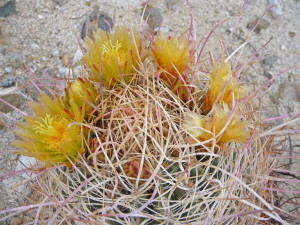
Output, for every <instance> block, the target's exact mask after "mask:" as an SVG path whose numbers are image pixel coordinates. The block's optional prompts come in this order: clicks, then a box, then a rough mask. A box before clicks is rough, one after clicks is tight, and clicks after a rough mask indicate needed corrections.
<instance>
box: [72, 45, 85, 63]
mask: <svg viewBox="0 0 300 225" xmlns="http://www.w3.org/2000/svg"><path fill="white" fill-rule="evenodd" d="M82 56H83V53H82V51H81V49H80V48H78V49H77V51H76V52H75V54H74V58H73V63H74V64H75V65H76V64H78V63H80V61H81V58H82Z"/></svg>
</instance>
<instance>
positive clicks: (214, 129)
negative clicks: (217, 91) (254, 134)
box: [183, 104, 251, 147]
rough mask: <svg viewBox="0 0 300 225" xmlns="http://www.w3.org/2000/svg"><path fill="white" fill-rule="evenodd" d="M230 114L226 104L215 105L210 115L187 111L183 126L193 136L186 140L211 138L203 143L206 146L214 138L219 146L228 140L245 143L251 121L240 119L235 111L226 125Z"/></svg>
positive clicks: (248, 135) (209, 144)
mask: <svg viewBox="0 0 300 225" xmlns="http://www.w3.org/2000/svg"><path fill="white" fill-rule="evenodd" d="M230 115H231V111H230V109H229V107H228V106H227V105H226V104H224V105H223V107H221V106H220V105H217V107H216V108H215V111H214V113H213V115H212V116H211V117H206V116H202V115H198V114H195V113H187V115H186V118H185V120H184V124H183V128H184V129H185V130H186V131H187V132H189V133H190V134H191V135H192V136H193V138H190V139H189V140H188V142H190V143H196V142H197V141H196V140H195V139H197V140H198V141H200V142H203V141H207V140H210V139H212V140H211V141H210V142H208V143H206V144H205V145H206V146H208V147H209V146H212V143H213V139H214V138H215V139H216V142H215V144H216V145H217V146H219V147H223V144H225V143H228V142H236V143H245V142H246V141H247V139H248V138H249V137H250V131H249V130H248V129H246V128H247V126H248V125H249V124H250V123H251V122H250V121H241V115H240V113H239V112H238V111H236V112H235V114H234V115H233V118H232V120H231V121H230V123H229V124H228V125H227V126H226V124H227V122H228V120H229V119H230ZM224 128H225V130H224ZM221 132H222V133H221Z"/></svg>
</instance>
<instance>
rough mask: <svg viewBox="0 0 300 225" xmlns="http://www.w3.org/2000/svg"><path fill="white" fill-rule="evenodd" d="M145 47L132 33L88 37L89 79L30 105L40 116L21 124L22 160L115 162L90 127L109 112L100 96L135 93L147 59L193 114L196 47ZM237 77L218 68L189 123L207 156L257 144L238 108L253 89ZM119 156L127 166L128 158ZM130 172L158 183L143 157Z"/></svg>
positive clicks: (171, 40) (190, 135)
mask: <svg viewBox="0 0 300 225" xmlns="http://www.w3.org/2000/svg"><path fill="white" fill-rule="evenodd" d="M144 39H145V38H144V37H142V36H141V34H139V33H138V32H129V31H128V30H127V29H126V28H124V27H123V28H120V27H116V29H115V31H114V32H113V33H108V32H105V31H103V30H100V29H99V30H98V31H97V32H95V33H94V36H93V40H92V39H90V38H88V37H87V38H86V40H85V45H86V53H85V55H84V56H83V59H82V62H83V65H84V67H85V69H86V74H85V76H83V77H82V78H78V79H76V80H73V81H69V82H68V84H67V86H66V88H65V90H64V94H59V93H56V94H55V95H54V96H52V97H49V96H48V95H46V94H41V95H40V96H39V98H38V102H37V103H36V102H31V103H30V108H31V109H32V111H33V112H34V114H35V115H34V116H27V117H25V122H22V123H18V124H17V129H16V134H17V135H18V136H19V137H20V139H21V140H18V141H16V142H15V143H14V144H15V145H16V146H18V147H20V148H21V149H22V152H21V154H24V155H28V156H33V157H36V158H37V159H39V160H40V161H42V162H44V163H45V166H51V165H54V164H65V165H66V166H72V165H73V164H75V163H76V162H77V161H78V160H79V159H80V157H81V156H82V155H83V154H84V153H87V154H90V155H93V154H97V160H98V161H99V162H100V163H105V162H106V160H107V158H108V159H109V158H111V157H113V155H115V153H114V150H113V147H112V145H111V144H105V145H102V144H101V143H104V142H106V141H107V140H105V138H104V137H103V136H104V135H103V136H101V135H100V133H97V134H96V135H95V131H91V130H90V129H89V126H90V125H92V126H94V127H97V126H98V125H99V121H97V118H98V114H99V113H100V112H99V111H101V110H99V109H98V108H99V105H101V104H102V101H105V96H106V95H107V94H106V95H104V94H103V93H102V92H101V91H100V89H101V88H102V87H104V88H105V89H106V90H107V93H109V91H110V90H113V89H116V88H118V87H121V86H120V85H121V84H122V83H123V82H125V83H126V84H129V85H130V83H131V81H132V78H133V77H134V74H136V73H137V72H138V71H139V69H140V66H141V64H142V63H144V61H145V59H147V58H148V59H150V60H151V62H152V63H153V64H154V65H155V70H156V74H157V79H158V81H159V82H160V83H161V85H164V86H166V87H167V88H169V90H170V91H171V92H172V93H173V94H174V96H175V97H178V101H179V102H181V104H182V105H185V106H187V108H188V104H189V102H190V101H191V99H192V96H193V92H194V88H195V87H194V86H193V85H194V84H192V83H191V78H190V77H191V71H192V68H193V66H194V55H193V54H194V52H193V51H192V47H191V42H190V41H189V40H188V38H186V37H184V36H182V37H180V38H175V37H168V36H167V35H165V34H159V35H158V36H154V37H152V38H149V39H150V45H149V46H148V48H146V47H145V44H144V43H145V41H144ZM233 76H234V75H233V74H232V71H231V65H230V63H229V62H225V61H222V62H221V63H220V64H217V63H214V64H213V68H212V72H211V74H210V78H209V84H208V86H207V91H206V94H205V96H204V97H202V100H201V102H197V103H196V104H198V105H201V106H200V107H201V108H200V110H198V112H200V113H194V112H187V113H186V117H185V118H183V120H184V121H183V124H182V128H184V130H185V131H186V136H187V137H186V142H187V143H190V144H195V143H198V144H200V145H201V146H202V148H200V151H204V150H205V148H206V149H207V148H209V147H211V146H214V147H215V148H216V147H219V149H226V143H228V142H236V143H240V144H243V143H245V142H246V141H247V139H248V138H249V136H250V131H249V130H248V128H247V126H248V125H249V121H242V119H241V118H242V117H241V112H240V110H239V109H238V108H236V107H235V103H236V102H238V101H240V100H242V99H243V98H245V97H246V95H247V94H248V92H249V88H247V87H244V86H242V85H241V83H240V82H239V81H238V80H237V78H235V77H233ZM232 114H233V115H232ZM85 125H86V126H85ZM102 125H103V124H102ZM103 126H106V125H103ZM117 155H118V157H120V158H122V157H123V156H124V155H126V152H121V151H120V152H118V154H117ZM141 167H142V169H141V172H140V173H139V170H140V168H141ZM122 168H123V171H124V172H125V174H126V175H127V176H128V177H129V178H131V179H132V178H133V179H135V178H137V176H138V174H139V176H140V178H142V179H147V178H149V177H150V175H151V166H150V164H149V163H147V161H143V162H142V163H141V159H140V157H139V156H136V157H133V158H131V159H127V160H126V162H125V163H124V164H123V167H122Z"/></svg>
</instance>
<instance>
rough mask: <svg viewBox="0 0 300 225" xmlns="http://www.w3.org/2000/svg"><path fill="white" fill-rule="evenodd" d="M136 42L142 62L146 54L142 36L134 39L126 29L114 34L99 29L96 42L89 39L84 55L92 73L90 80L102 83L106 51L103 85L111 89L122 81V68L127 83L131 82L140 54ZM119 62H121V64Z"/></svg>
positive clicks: (118, 28) (95, 34)
mask: <svg viewBox="0 0 300 225" xmlns="http://www.w3.org/2000/svg"><path fill="white" fill-rule="evenodd" d="M134 40H135V43H136V45H137V49H138V51H140V52H139V54H140V56H141V60H144V59H145V56H146V54H145V50H144V44H143V43H142V39H141V36H140V35H139V34H137V33H134V39H133V37H132V35H131V34H130V33H129V32H128V30H127V28H125V27H123V28H120V27H116V30H115V32H114V33H113V34H110V33H107V32H105V31H103V30H101V29H98V31H97V32H96V33H94V41H92V40H91V39H90V38H88V37H87V38H86V40H85V43H86V45H87V49H88V52H87V54H85V55H84V57H83V61H84V63H85V64H86V65H87V67H88V68H89V70H90V71H91V72H92V74H91V75H90V78H91V79H92V80H94V81H97V82H98V81H100V65H101V57H102V52H103V49H104V56H103V62H102V63H103V65H102V81H103V84H104V85H105V86H107V87H109V86H111V85H113V84H114V83H116V82H119V81H121V76H120V71H119V67H120V68H121V72H122V75H123V76H124V80H125V82H129V81H130V80H131V77H132V76H131V75H132V74H133V73H134V72H135V68H137V67H138V53H137V50H136V47H135V45H134ZM118 60H120V64H119V63H118Z"/></svg>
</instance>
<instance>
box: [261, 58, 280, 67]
mask: <svg viewBox="0 0 300 225" xmlns="http://www.w3.org/2000/svg"><path fill="white" fill-rule="evenodd" d="M277 60H278V57H277V55H270V56H268V57H266V58H265V59H264V61H263V64H264V65H265V66H268V67H272V66H273V65H274V63H275V62H276V61H277Z"/></svg>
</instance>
